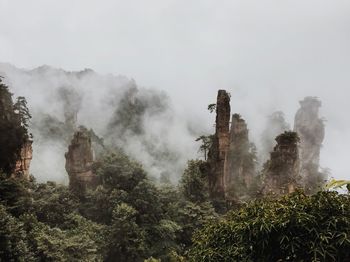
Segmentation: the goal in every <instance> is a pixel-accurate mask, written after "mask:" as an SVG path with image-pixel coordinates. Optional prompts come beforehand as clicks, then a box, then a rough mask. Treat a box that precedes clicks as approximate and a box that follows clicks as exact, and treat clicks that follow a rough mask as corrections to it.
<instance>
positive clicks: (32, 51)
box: [0, 0, 350, 179]
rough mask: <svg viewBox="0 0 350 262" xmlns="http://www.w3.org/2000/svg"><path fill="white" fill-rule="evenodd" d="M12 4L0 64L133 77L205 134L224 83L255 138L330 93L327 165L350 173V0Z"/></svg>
mask: <svg viewBox="0 0 350 262" xmlns="http://www.w3.org/2000/svg"><path fill="white" fill-rule="evenodd" d="M0 10H1V15H0V62H8V63H11V64H13V65H15V66H17V67H21V68H28V69H31V68H35V67H38V66H41V65H43V64H48V65H50V66H53V67H57V68H63V69H65V70H82V69H84V68H92V69H93V70H95V71H97V72H99V73H101V74H109V73H111V74H115V75H125V76H127V77H129V78H133V79H135V80H136V82H137V83H138V84H139V85H140V86H144V87H148V88H156V89H160V90H164V91H166V92H167V93H168V94H169V96H170V98H171V99H172V101H173V104H174V107H175V108H176V110H177V112H179V115H185V114H186V113H187V112H191V116H196V118H197V119H194V120H193V121H201V122H203V123H204V124H203V126H206V127H207V130H203V132H207V131H208V130H210V129H211V128H212V124H213V116H212V115H210V114H209V113H208V111H207V110H206V107H207V105H208V104H209V103H213V102H215V97H216V92H217V89H227V90H228V91H229V92H230V93H231V95H232V98H231V99H232V100H231V101H232V102H231V107H232V110H233V112H239V113H241V114H242V116H243V117H244V118H245V119H246V120H247V122H248V126H249V127H250V129H251V138H252V139H253V140H255V141H257V140H258V138H259V135H260V133H261V131H262V130H263V128H264V127H265V126H264V123H265V119H266V116H267V115H268V114H270V113H271V112H273V111H275V110H282V111H284V112H285V114H286V117H287V121H288V122H289V123H291V124H292V122H293V117H294V114H295V112H296V110H297V109H298V107H299V104H298V101H299V100H301V99H302V98H303V97H304V96H307V95H312V96H318V97H319V98H320V100H322V102H323V107H322V111H321V115H322V116H324V117H325V118H326V119H327V122H326V139H325V142H324V147H323V150H322V152H321V166H323V167H328V168H330V169H331V171H332V175H333V176H334V177H336V178H348V179H349V178H350V175H349V172H348V165H347V161H348V150H349V148H350V136H349V134H350V124H349V120H348V119H349V118H348V112H349V102H348V101H349V98H350V96H349V94H350V91H349V86H350V74H349V69H350V49H349V46H350V2H349V1H345V0H344V1H337V0H332V1H324V0H317V1H316V0H309V1H301V0H291V1H287V0H282V1H277V0H275V1H270V0H256V1H247V0H242V1H236V0H228V1H224V0H223V1H206V0H200V1H199V0H197V1H188V0H187V1H183V0H177V1H175V0H174V1H167V0H157V1H155V0H148V1H132V0H131V1H114V0H113V1H112V0H111V1H101V0H100V1H86V0H85V1H82V0H79V1H78V0H75V1H67V0H61V1H52V0H35V1H30V0H27V1H18V0H0ZM23 88H25V87H23ZM15 95H21V94H18V93H15ZM177 139H180V140H181V136H179V137H178V138H177ZM194 157H196V156H195V155H194Z"/></svg>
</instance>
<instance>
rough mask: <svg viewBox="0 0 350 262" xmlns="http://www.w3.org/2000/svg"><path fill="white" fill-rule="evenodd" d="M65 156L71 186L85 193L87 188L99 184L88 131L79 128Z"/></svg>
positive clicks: (74, 189)
mask: <svg viewBox="0 0 350 262" xmlns="http://www.w3.org/2000/svg"><path fill="white" fill-rule="evenodd" d="M65 157H66V170H67V173H68V175H69V187H70V188H71V189H72V190H73V191H78V192H82V193H83V192H84V191H85V189H86V188H90V187H94V186H96V185H97V184H98V179H97V176H96V175H95V174H94V173H93V171H92V164H93V163H94V159H93V151H92V148H91V138H90V136H89V134H88V132H86V131H84V130H79V131H76V132H75V133H74V137H73V139H72V141H71V144H70V145H69V147H68V152H67V153H66V154H65Z"/></svg>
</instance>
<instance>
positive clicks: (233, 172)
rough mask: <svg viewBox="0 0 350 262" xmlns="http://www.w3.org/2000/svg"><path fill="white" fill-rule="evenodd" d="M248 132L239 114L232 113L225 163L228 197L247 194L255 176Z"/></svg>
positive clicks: (253, 158)
mask: <svg viewBox="0 0 350 262" xmlns="http://www.w3.org/2000/svg"><path fill="white" fill-rule="evenodd" d="M248 133H249V131H248V127H247V123H246V122H245V120H244V119H243V118H242V117H241V116H240V115H239V114H233V115H232V121H231V129H230V139H229V140H230V141H229V149H228V152H227V155H226V163H225V191H226V196H227V197H228V198H239V197H241V196H244V195H246V194H248V188H249V187H250V185H251V184H252V181H253V178H254V176H255V156H254V155H253V153H252V152H251V143H250V142H249V137H248Z"/></svg>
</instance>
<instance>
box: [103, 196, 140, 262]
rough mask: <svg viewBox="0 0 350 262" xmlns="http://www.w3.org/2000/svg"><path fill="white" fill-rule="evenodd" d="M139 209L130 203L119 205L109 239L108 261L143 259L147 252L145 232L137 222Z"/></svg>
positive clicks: (114, 213)
mask: <svg viewBox="0 0 350 262" xmlns="http://www.w3.org/2000/svg"><path fill="white" fill-rule="evenodd" d="M136 215H137V211H136V210H135V209H134V208H133V207H131V206H129V205H128V204H125V203H122V204H120V205H117V206H116V207H115V209H114V210H113V218H112V223H111V226H110V227H109V229H108V231H109V232H110V234H109V236H108V241H107V249H108V253H107V258H106V261H115V259H116V258H118V261H121V262H123V261H125V262H127V261H141V258H143V257H144V252H145V232H144V231H143V230H142V228H140V227H139V226H138V225H137V223H136Z"/></svg>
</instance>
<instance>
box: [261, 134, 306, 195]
mask: <svg viewBox="0 0 350 262" xmlns="http://www.w3.org/2000/svg"><path fill="white" fill-rule="evenodd" d="M276 141H277V145H276V146H275V147H274V149H273V151H272V152H271V155H270V160H269V161H268V162H266V164H265V166H264V170H263V190H262V191H263V193H264V194H269V193H273V194H276V195H283V194H287V193H292V192H293V191H294V190H295V189H296V188H297V187H298V186H299V184H298V182H299V179H300V172H299V171H300V161H299V152H298V147H299V142H300V139H299V137H298V134H297V133H295V132H291V131H287V132H284V133H283V134H281V135H279V136H277V137H276Z"/></svg>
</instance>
